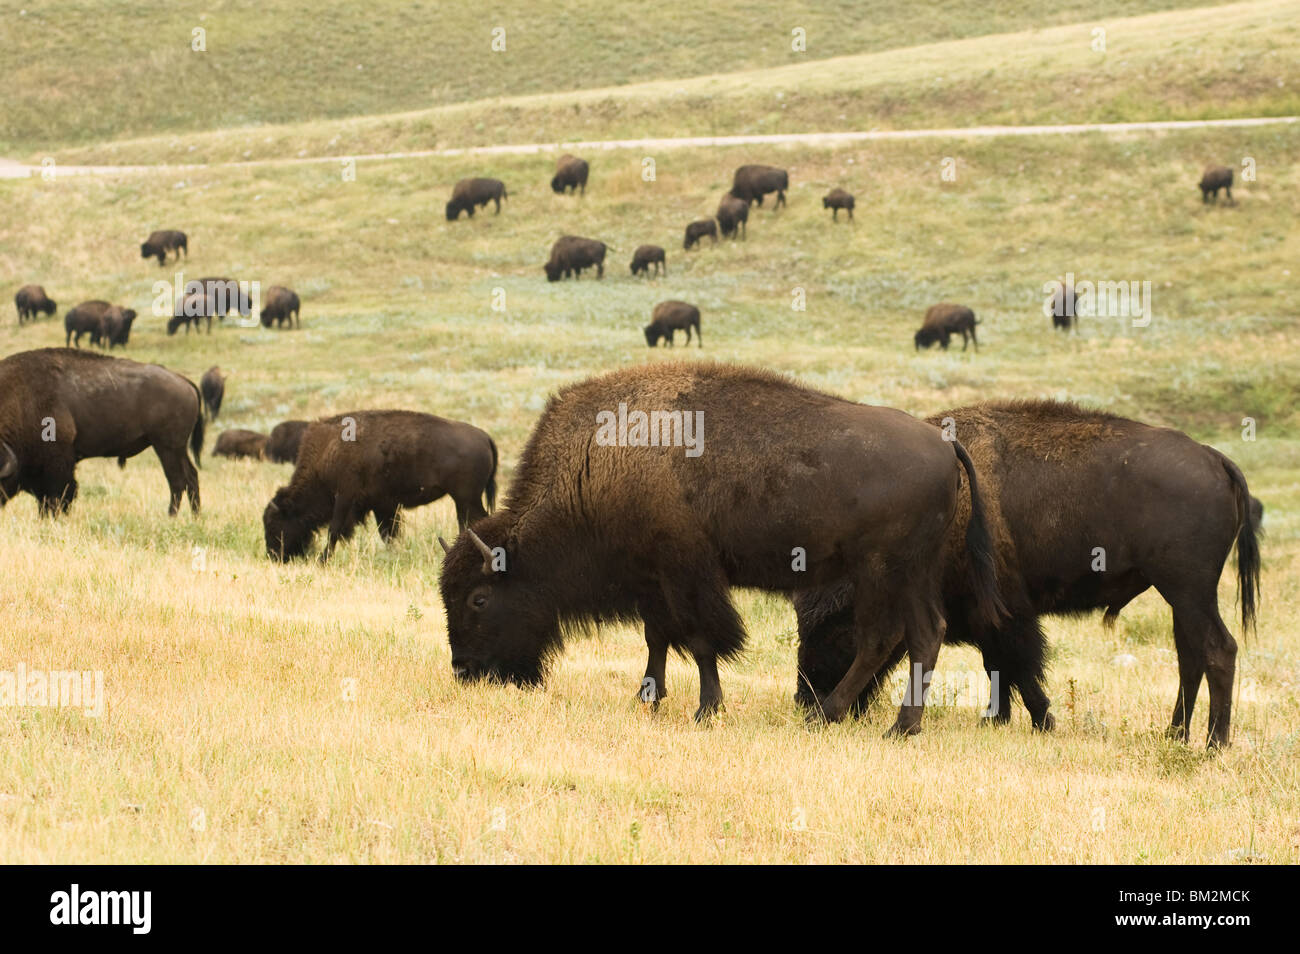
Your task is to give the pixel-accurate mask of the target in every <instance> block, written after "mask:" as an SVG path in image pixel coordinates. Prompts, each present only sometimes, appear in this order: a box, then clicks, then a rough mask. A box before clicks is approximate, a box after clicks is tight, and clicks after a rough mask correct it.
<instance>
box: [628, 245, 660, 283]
mask: <svg viewBox="0 0 1300 954" xmlns="http://www.w3.org/2000/svg"><path fill="white" fill-rule="evenodd" d="M651 265H653V266H654V267H655V277H656V278H657V277H658V276H659V272H660V269H662V270H663V273H664V274H665V275H667V274H668V260H667V259H666V258H665V257H664V250H663V249H662V248H660V247H659V246H658V245H638V246H637V247H636V251H635V252H633V253H632V274H633V275H636V274H637V273H639V272H644V273H645V276H646V278H649V277H650V266H651Z"/></svg>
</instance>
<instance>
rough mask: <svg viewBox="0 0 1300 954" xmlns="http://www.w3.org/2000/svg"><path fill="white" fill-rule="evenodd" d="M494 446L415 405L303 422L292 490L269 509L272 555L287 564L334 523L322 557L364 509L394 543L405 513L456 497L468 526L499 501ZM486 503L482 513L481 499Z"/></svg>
mask: <svg viewBox="0 0 1300 954" xmlns="http://www.w3.org/2000/svg"><path fill="white" fill-rule="evenodd" d="M496 472H497V448H496V444H494V443H493V442H492V438H490V437H488V435H487V434H486V433H484V432H483V431H481V430H479V429H478V428H477V427H474V426H472V425H470V424H463V423H461V422H460V421H449V420H446V419H444V418H441V417H434V416H433V415H432V414H421V413H419V412H417V411H354V412H352V413H351V414H341V415H339V416H337V417H331V418H325V419H322V420H319V421H316V422H314V423H312V424H311V425H309V426H308V427H307V432H306V433H305V434H304V435H303V438H302V444H301V446H300V447H299V450H298V464H297V466H296V467H294V470H293V476H292V477H291V478H290V479H289V484H288V486H286V487H281V488H280V489H279V490H277V491H276V492H275V496H274V497H272V498H271V502H270V503H269V504H267V505H266V510H265V512H264V513H263V514H262V525H263V527H264V529H265V531H266V552H267V553H268V554H269V555H270V556H271V557H272V558H273V559H276V560H289V559H292V558H295V557H300V556H302V555H304V554H305V553H306V552H307V548H308V547H309V546H310V545H311V541H312V539H313V537H315V535H316V532H317V531H318V530H319V529H320V528H321V527H322V526H325V525H326V524H328V525H329V538H328V540H327V542H326V544H325V549H324V551H322V553H321V556H320V561H321V562H322V563H324V562H325V561H327V560H328V559H329V556H330V554H331V553H332V552H333V550H334V547H335V545H336V544H337V543H338V542H339V541H340V540H346V539H348V538H350V537H351V536H352V533H353V531H354V530H355V529H356V526H357V524H358V523H360V522H361V521H362V520H364V519H365V517H366V514H367V513H373V514H374V515H375V523H376V524H378V527H379V535H380V536H381V537H383V538H384V540H385V541H387V540H391V539H392V538H393V537H395V536H396V535H397V533H398V530H399V528H400V519H401V518H400V516H399V511H400V509H401V508H403V507H419V506H423V505H424V504H427V503H432V502H433V501H435V500H437V499H439V498H440V497H443V496H446V495H450V496H451V498H452V500H453V501H455V503H456V520H457V522H458V523H459V524H460V526H461V527H462V528H464V527H465V526H466V525H468V524H469V522H470V521H472V520H478V519H480V518H482V517H485V516H487V514H488V512H489V511H491V510H493V509H494V508H495V507H496V493H497V487H496ZM484 497H486V499H487V509H484V507H483V504H482V499H483V498H484Z"/></svg>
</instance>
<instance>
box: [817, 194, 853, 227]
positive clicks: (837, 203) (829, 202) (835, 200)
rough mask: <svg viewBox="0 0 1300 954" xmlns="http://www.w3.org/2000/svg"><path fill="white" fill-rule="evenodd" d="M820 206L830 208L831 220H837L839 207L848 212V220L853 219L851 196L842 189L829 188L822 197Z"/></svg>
mask: <svg viewBox="0 0 1300 954" xmlns="http://www.w3.org/2000/svg"><path fill="white" fill-rule="evenodd" d="M822 208H823V209H830V210H831V221H832V222H838V221H839V215H840V209H843V210H844V211H846V212H848V213H849V221H850V222H852V221H853V196H852V195H850V194H849V193H848V192H845V191H844V190H843V189H831V191H830V192H827V193H826V195H825V196H823V197H822Z"/></svg>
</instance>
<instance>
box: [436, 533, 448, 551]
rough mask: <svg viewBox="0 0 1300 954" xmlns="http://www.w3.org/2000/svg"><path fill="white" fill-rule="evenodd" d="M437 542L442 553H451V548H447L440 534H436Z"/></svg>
mask: <svg viewBox="0 0 1300 954" xmlns="http://www.w3.org/2000/svg"><path fill="white" fill-rule="evenodd" d="M438 542H439V543H440V544H442V552H443V553H450V552H451V547H449V546H447V541H446V540H444V539H443V538H442V534H441V533H440V534H438Z"/></svg>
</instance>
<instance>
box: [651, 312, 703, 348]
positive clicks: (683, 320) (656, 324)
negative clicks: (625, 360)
mask: <svg viewBox="0 0 1300 954" xmlns="http://www.w3.org/2000/svg"><path fill="white" fill-rule="evenodd" d="M679 328H681V329H685V331H686V343H687V344H690V343H691V329H692V328H694V329H695V339H696V346H697V347H700V348H703V347H704V335H703V334H701V333H700V310H699V309H698V308H696V307H695V306H694V305H688V304H687V303H686V302H684V301H661V302H660V303H659V304H657V305H655V308H654V311H653V312H651V313H650V324H648V325H646V326H645V343H646V344H648V345H649V346H650V347H652V348H653V347H654V346H655V345H657V344H658V343H659V339H660V338H662V339H664V340H665V341H666V342H668V347H670V348H671V347H672V346H673V333H674V332H675V331H677V330H678V329H679Z"/></svg>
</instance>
